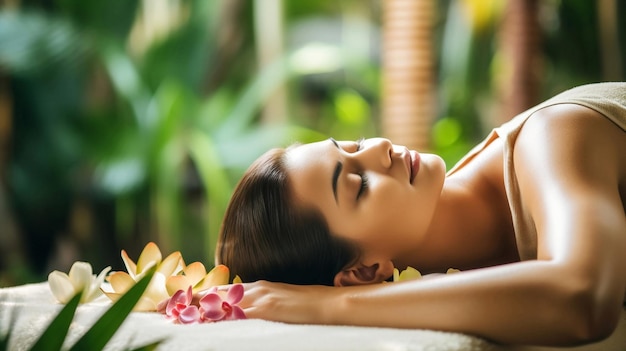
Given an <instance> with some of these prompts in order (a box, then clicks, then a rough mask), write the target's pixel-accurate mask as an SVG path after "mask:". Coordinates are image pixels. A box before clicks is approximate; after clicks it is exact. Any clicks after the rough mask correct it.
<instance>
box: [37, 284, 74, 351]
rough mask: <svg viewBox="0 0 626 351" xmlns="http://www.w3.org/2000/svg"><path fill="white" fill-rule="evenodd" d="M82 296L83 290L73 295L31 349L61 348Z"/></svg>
mask: <svg viewBox="0 0 626 351" xmlns="http://www.w3.org/2000/svg"><path fill="white" fill-rule="evenodd" d="M81 296H82V291H81V292H80V293H78V294H76V295H75V296H74V297H72V299H71V300H70V301H69V302H68V303H67V304H66V305H65V306H64V307H63V309H62V310H61V312H59V314H58V315H57V316H56V317H55V318H54V319H53V320H52V322H50V325H48V328H46V330H45V331H44V332H43V334H41V336H40V337H39V339H38V340H37V342H35V344H34V345H33V346H32V347H31V350H42V351H46V350H50V351H57V350H60V349H61V346H63V341H64V340H65V336H66V335H67V332H68V330H69V328H70V324H71V323H72V319H74V314H75V313H76V308H77V307H78V304H79V303H80V298H81Z"/></svg>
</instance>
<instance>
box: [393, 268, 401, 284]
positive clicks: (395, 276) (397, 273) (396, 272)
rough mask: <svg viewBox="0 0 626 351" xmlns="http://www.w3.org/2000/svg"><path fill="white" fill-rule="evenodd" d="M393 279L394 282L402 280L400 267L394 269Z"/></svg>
mask: <svg viewBox="0 0 626 351" xmlns="http://www.w3.org/2000/svg"><path fill="white" fill-rule="evenodd" d="M393 281H394V282H399V281H400V271H399V270H398V268H394V269H393Z"/></svg>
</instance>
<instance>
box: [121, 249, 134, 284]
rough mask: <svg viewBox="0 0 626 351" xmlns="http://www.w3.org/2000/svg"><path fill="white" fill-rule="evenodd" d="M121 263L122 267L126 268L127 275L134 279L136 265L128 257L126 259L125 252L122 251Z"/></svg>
mask: <svg viewBox="0 0 626 351" xmlns="http://www.w3.org/2000/svg"><path fill="white" fill-rule="evenodd" d="M122 261H124V266H126V271H127V272H128V274H129V275H130V276H131V277H132V278H133V279H135V276H136V275H137V265H136V264H135V262H134V261H133V260H131V259H130V257H128V254H127V253H126V250H122Z"/></svg>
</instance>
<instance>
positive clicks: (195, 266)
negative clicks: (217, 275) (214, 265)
mask: <svg viewBox="0 0 626 351" xmlns="http://www.w3.org/2000/svg"><path fill="white" fill-rule="evenodd" d="M183 272H184V273H185V276H186V277H187V279H189V281H190V282H191V285H192V286H195V285H196V284H198V283H199V282H200V281H201V280H202V279H203V278H204V277H205V276H206V275H207V273H206V268H204V265H203V264H202V263H200V262H194V263H192V264H190V265H188V266H187V267H185V269H183Z"/></svg>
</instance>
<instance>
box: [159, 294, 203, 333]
mask: <svg viewBox="0 0 626 351" xmlns="http://www.w3.org/2000/svg"><path fill="white" fill-rule="evenodd" d="M192 299H193V294H192V289H191V286H189V288H188V289H187V291H186V292H185V291H184V290H178V291H177V292H176V293H174V295H172V297H171V298H170V299H169V300H168V301H167V306H166V307H165V314H166V315H167V316H168V317H170V318H174V319H175V320H176V321H178V322H179V323H182V324H189V323H194V322H199V321H200V311H199V310H198V306H195V305H192V304H191V301H192Z"/></svg>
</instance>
